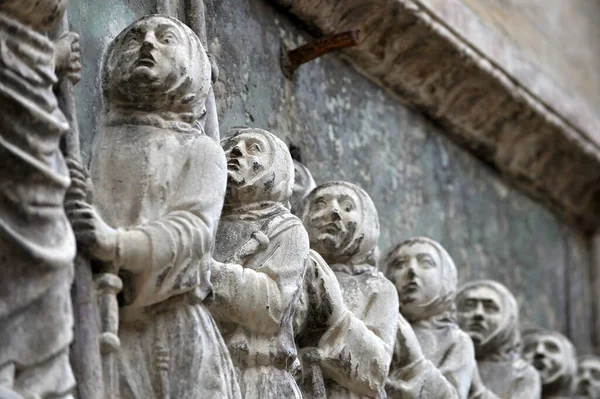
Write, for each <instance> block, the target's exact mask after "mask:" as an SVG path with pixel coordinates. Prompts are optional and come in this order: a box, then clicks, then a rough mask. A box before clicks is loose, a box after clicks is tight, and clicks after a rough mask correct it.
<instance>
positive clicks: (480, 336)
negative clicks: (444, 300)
mask: <svg viewBox="0 0 600 399" xmlns="http://www.w3.org/2000/svg"><path fill="white" fill-rule="evenodd" d="M456 306H457V310H458V324H459V325H460V327H461V328H462V329H463V330H464V331H465V332H466V333H467V334H469V336H470V337H471V339H472V340H473V343H474V344H475V345H476V346H477V345H478V344H481V343H482V342H485V341H487V340H488V339H489V337H490V336H491V335H492V334H493V333H494V332H495V331H496V330H497V329H498V328H499V327H500V324H501V323H502V312H504V309H503V305H502V298H500V295H498V293H497V292H496V291H494V290H492V289H491V288H489V287H485V286H483V287H474V288H472V289H470V290H468V291H466V292H465V293H464V294H462V295H461V296H460V300H459V301H458V302H457V304H456Z"/></svg>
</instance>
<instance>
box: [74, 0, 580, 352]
mask: <svg viewBox="0 0 600 399" xmlns="http://www.w3.org/2000/svg"><path fill="white" fill-rule="evenodd" d="M142 3H145V5H144V4H142ZM206 4H207V8H208V11H209V15H210V18H209V21H208V33H209V41H210V46H209V47H210V50H211V52H212V53H213V54H214V56H215V58H216V60H217V62H218V65H219V69H220V78H219V81H218V83H217V85H216V87H215V91H216V95H217V102H218V108H219V116H220V118H221V131H222V134H224V133H225V132H226V131H227V129H228V128H230V127H232V126H236V125H238V126H239V125H252V126H257V127H262V128H266V129H268V130H271V131H273V132H275V133H277V134H278V135H279V136H280V137H281V138H283V139H284V140H285V141H286V142H288V143H292V144H294V145H296V146H298V147H299V148H300V149H301V154H302V158H303V161H304V162H305V163H306V164H307V165H308V167H309V168H310V169H311V170H312V171H313V173H314V175H315V179H316V180H317V182H324V181H327V180H332V179H345V180H349V181H352V182H355V183H358V184H360V185H361V186H362V187H364V188H365V189H366V190H367V191H368V192H369V193H370V194H371V196H372V197H373V199H374V201H375V203H376V205H377V207H378V209H379V215H380V219H381V227H382V236H381V240H380V246H381V248H382V250H384V251H385V250H386V249H387V248H389V247H390V246H391V245H392V244H394V243H396V242H398V241H400V240H403V239H405V238H408V237H410V236H414V235H423V234H424V235H428V236H431V237H433V238H435V239H437V240H440V241H441V242H442V244H443V245H444V246H445V247H446V248H447V249H448V250H449V252H450V253H451V255H452V256H453V257H454V259H455V261H456V264H457V266H458V268H459V274H460V278H461V280H462V281H466V280H469V279H472V278H483V277H488V278H493V279H497V280H499V281H502V282H504V283H505V284H506V285H507V286H508V287H509V288H511V289H512V290H513V291H514V292H515V293H516V294H517V297H518V299H519V300H520V303H521V304H522V315H523V318H524V319H525V320H527V321H530V322H536V323H539V324H541V325H543V326H546V327H550V328H556V329H559V330H561V331H563V332H566V333H568V334H569V335H570V336H571V337H573V339H574V340H575V341H576V344H577V346H578V347H579V348H580V349H581V350H588V348H590V346H591V335H592V334H591V329H592V328H591V325H592V316H591V315H592V313H591V308H590V303H591V299H590V291H589V276H588V265H589V262H590V259H589V258H590V256H589V250H588V247H587V245H588V241H587V238H586V237H584V236H583V235H582V234H580V233H579V232H578V231H577V229H576V228H575V227H570V226H567V225H565V224H564V223H563V222H562V221H561V220H559V219H558V218H557V217H556V216H554V215H553V214H552V213H550V212H549V211H548V210H546V209H545V208H544V207H542V206H541V205H538V204H537V203H534V202H533V201H531V200H530V199H528V198H527V197H525V196H524V195H522V194H521V193H520V192H518V191H517V190H515V189H513V188H511V187H508V186H506V185H505V184H504V183H503V182H502V179H501V177H500V176H498V174H497V173H496V172H495V171H493V170H490V169H489V168H488V167H487V166H486V165H484V164H482V163H481V162H479V161H478V160H476V159H475V158H474V157H473V156H471V155H470V154H468V153H466V152H465V151H463V150H462V149H460V148H458V147H457V146H456V145H454V144H453V143H451V142H450V141H449V140H447V139H446V138H445V137H444V136H443V134H442V132H441V131H440V130H439V129H438V128H436V127H435V126H434V125H432V124H431V123H430V122H429V121H427V120H426V119H424V118H423V117H422V116H420V115H419V114H418V113H416V112H415V111H412V110H410V109H408V108H407V107H405V106H403V105H402V104H401V103H400V102H398V101H396V100H394V99H393V98H392V97H391V96H390V95H388V94H387V93H386V92H384V91H383V90H381V89H380V88H378V87H377V86H375V85H374V84H372V83H371V82H369V81H368V80H366V79H365V78H364V77H363V76H362V75H360V74H359V73H357V72H356V71H355V70H354V69H353V68H352V67H351V66H349V65H348V64H347V63H346V62H344V61H343V60H341V59H340V58H338V57H336V56H333V55H329V56H325V57H323V58H322V59H320V60H317V61H316V62H313V63H310V64H307V65H305V66H302V67H301V68H300V70H299V71H298V72H297V74H296V77H295V80H294V81H293V82H291V81H288V80H286V79H285V78H284V77H283V75H282V74H281V70H280V68H279V55H280V44H281V40H282V39H284V40H286V41H287V42H288V43H290V44H297V43H300V42H304V41H305V40H309V38H308V37H306V36H305V33H304V31H303V30H302V29H301V28H300V27H298V26H297V25H296V24H295V23H294V22H293V21H290V19H288V17H287V16H286V15H284V14H280V13H279V12H278V11H277V10H275V9H273V8H272V7H271V6H269V5H268V4H267V3H266V1H265V0H207V1H206ZM70 10H71V19H72V24H73V27H74V29H77V30H79V31H80V32H81V34H82V37H83V40H82V45H83V46H84V68H85V71H84V80H83V82H82V83H80V86H79V88H78V95H79V99H80V101H79V105H78V111H79V118H80V124H81V130H82V135H83V136H84V137H83V144H84V147H85V148H84V150H85V152H86V156H87V154H88V153H89V148H90V143H91V138H92V135H93V132H94V131H95V126H96V125H97V123H96V120H97V115H99V111H100V102H99V88H98V85H97V74H98V63H99V61H100V58H101V54H102V50H103V48H104V47H105V45H106V44H107V43H108V41H109V40H110V39H111V38H112V37H114V36H115V35H116V34H117V33H118V32H119V31H120V30H121V29H122V28H124V27H125V26H126V25H127V24H128V23H129V22H131V21H132V20H133V19H134V18H135V17H136V16H141V15H143V14H144V13H147V12H152V10H153V7H152V4H148V2H143V1H141V0H140V1H129V2H127V1H125V0H110V1H104V2H96V1H93V0H71V7H70Z"/></svg>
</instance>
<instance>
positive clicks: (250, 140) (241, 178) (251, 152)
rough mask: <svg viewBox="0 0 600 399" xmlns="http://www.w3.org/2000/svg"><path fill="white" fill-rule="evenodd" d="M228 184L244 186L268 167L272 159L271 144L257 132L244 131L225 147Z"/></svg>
mask: <svg viewBox="0 0 600 399" xmlns="http://www.w3.org/2000/svg"><path fill="white" fill-rule="evenodd" d="M223 149H224V150H225V157H226V158H227V175H228V181H227V184H228V185H230V186H233V187H236V186H242V185H244V184H246V183H247V182H249V181H252V180H254V179H255V178H256V177H258V175H259V174H260V173H262V172H263V171H264V170H266V169H267V168H268V166H269V165H270V163H271V160H272V154H271V146H270V145H269V142H268V141H267V139H266V138H265V137H264V136H263V135H261V134H257V133H244V134H240V135H239V136H236V137H234V138H233V139H231V140H229V141H228V142H227V144H226V145H225V147H224V148H223Z"/></svg>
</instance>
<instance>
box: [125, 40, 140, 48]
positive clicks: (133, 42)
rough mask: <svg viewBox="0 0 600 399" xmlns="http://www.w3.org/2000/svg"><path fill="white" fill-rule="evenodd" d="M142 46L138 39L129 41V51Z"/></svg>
mask: <svg viewBox="0 0 600 399" xmlns="http://www.w3.org/2000/svg"><path fill="white" fill-rule="evenodd" d="M139 46H140V43H139V42H138V41H137V40H136V39H129V42H128V43H127V50H134V49H136V48H138V47H139Z"/></svg>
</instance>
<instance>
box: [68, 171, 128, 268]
mask: <svg viewBox="0 0 600 399" xmlns="http://www.w3.org/2000/svg"><path fill="white" fill-rule="evenodd" d="M67 166H68V167H69V174H70V176H71V186H70V187H69V190H68V191H67V198H66V202H65V211H66V212H67V216H68V218H69V220H70V222H71V226H72V227H73V231H74V232H75V237H76V238H77V243H78V244H79V245H80V246H82V247H83V248H85V249H86V250H87V251H88V252H89V253H90V255H92V256H93V257H95V258H97V259H100V260H103V261H114V260H115V259H116V254H117V231H116V230H115V229H113V228H112V227H110V226H109V225H107V224H106V223H105V222H104V220H102V218H101V217H100V215H98V213H97V212H96V210H95V209H94V208H93V207H92V206H91V205H90V204H88V203H87V202H86V201H85V199H86V198H89V197H90V196H91V195H90V193H91V181H90V179H89V177H88V174H87V171H86V169H85V168H84V167H83V165H81V163H79V162H78V161H76V160H74V159H67Z"/></svg>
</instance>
